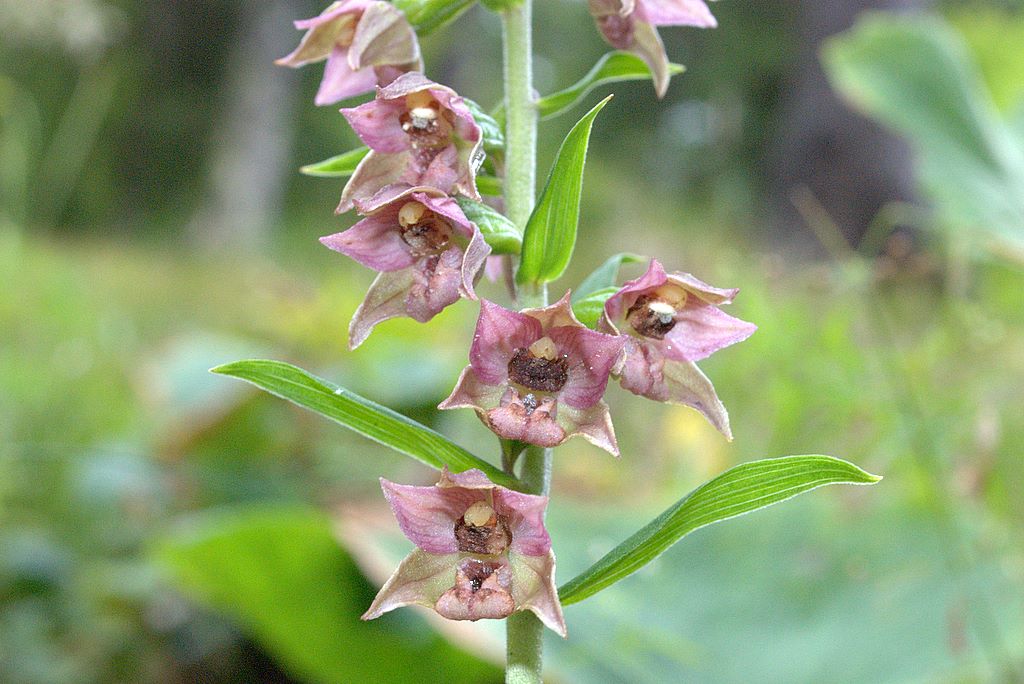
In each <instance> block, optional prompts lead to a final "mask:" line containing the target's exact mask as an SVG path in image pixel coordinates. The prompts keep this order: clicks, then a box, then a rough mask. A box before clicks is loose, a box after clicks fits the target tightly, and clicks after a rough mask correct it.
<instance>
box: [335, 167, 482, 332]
mask: <svg viewBox="0 0 1024 684" xmlns="http://www.w3.org/2000/svg"><path fill="white" fill-rule="evenodd" d="M359 210H360V212H361V213H363V214H365V215H366V218H364V219H362V220H361V221H359V222H358V223H356V224H355V225H354V226H352V227H351V228H349V229H348V230H346V231H343V232H341V233H336V234H334V235H328V236H326V237H322V238H320V242H322V243H323V244H324V245H326V246H327V247H330V248H331V249H333V250H335V251H337V252H341V253H342V254H345V255H348V256H350V257H352V258H353V259H355V260H356V261H358V262H359V263H361V264H363V265H364V266H368V267H370V268H373V269H376V270H378V271H380V272H381V273H380V275H378V276H377V278H376V280H374V281H373V284H372V285H371V286H370V289H369V291H368V292H367V293H366V299H365V300H364V301H363V303H362V304H361V305H360V306H359V309H357V310H356V313H355V315H354V316H353V317H352V323H351V324H350V326H349V348H351V349H355V348H356V347H358V346H359V345H360V344H362V343H363V341H364V340H366V338H367V337H368V336H369V335H370V332H371V331H372V330H373V328H374V326H375V325H377V324H378V323H380V322H382V321H386V320H387V319H389V318H395V317H396V316H409V317H410V318H413V319H415V320H417V321H419V322H421V323H424V322H426V321H429V320H430V319H431V318H433V317H434V316H436V315H437V314H438V313H440V312H441V310H442V309H444V308H445V307H446V306H448V305H450V304H454V303H455V302H457V301H458V300H459V297H466V298H468V299H476V293H475V292H474V290H473V284H474V281H475V280H476V278H477V277H478V275H479V274H480V272H481V270H482V268H483V265H484V262H485V261H486V260H487V255H488V254H490V253H491V248H490V246H489V245H488V244H487V243H486V242H485V241H484V237H483V235H482V234H481V233H480V229H479V228H477V226H476V224H474V223H473V222H471V221H470V220H469V219H467V218H466V215H465V214H464V213H463V212H462V209H460V208H459V205H458V204H456V202H455V200H453V199H452V198H451V197H448V196H447V195H444V194H443V193H440V192H439V191H437V190H436V189H434V188H425V187H409V186H400V185H391V186H388V187H387V188H385V189H384V190H382V191H380V192H378V193H377V194H376V195H375V196H374V197H373V198H372V199H370V200H367V201H361V202H360V203H359Z"/></svg>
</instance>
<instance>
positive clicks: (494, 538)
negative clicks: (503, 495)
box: [455, 501, 512, 581]
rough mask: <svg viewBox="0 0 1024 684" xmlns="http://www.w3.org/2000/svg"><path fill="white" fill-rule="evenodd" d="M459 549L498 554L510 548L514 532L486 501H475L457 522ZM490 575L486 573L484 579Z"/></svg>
mask: <svg viewBox="0 0 1024 684" xmlns="http://www.w3.org/2000/svg"><path fill="white" fill-rule="evenodd" d="M455 541H456V542H457V543H458V547H459V551H466V552H468V553H483V554H487V555H491V556H493V555H496V554H499V553H502V552H503V551H504V550H505V549H507V548H508V545H509V543H510V542H511V541H512V533H511V532H509V530H508V526H507V525H506V524H505V521H504V520H502V519H501V518H500V517H499V516H498V514H497V513H495V512H494V509H493V508H491V505H490V504H488V503H487V502H486V501H477V502H475V503H473V504H472V505H471V506H470V507H469V508H467V509H466V512H465V513H463V514H462V517H461V518H459V519H458V520H457V521H456V523H455ZM489 575H490V573H488V574H487V575H484V577H483V579H481V581H483V580H484V579H487V577H488V576H489Z"/></svg>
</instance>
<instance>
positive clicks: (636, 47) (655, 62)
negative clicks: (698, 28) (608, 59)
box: [630, 21, 672, 100]
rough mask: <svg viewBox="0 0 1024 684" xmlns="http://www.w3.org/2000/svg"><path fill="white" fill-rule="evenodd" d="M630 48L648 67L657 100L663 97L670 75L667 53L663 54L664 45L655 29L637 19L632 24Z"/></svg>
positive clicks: (666, 90)
mask: <svg viewBox="0 0 1024 684" xmlns="http://www.w3.org/2000/svg"><path fill="white" fill-rule="evenodd" d="M630 50H632V51H633V52H635V53H636V54H637V56H638V57H640V59H642V60H644V62H646V63H647V66H648V67H650V69H651V78H653V79H654V94H655V95H657V96H658V99H659V100H660V99H661V98H663V97H665V93H666V92H668V82H669V79H670V78H671V76H672V75H671V74H670V73H669V70H668V55H666V54H665V46H664V45H663V44H662V42H661V36H659V35H658V31H657V29H655V28H654V27H653V26H651V25H650V24H648V23H647V22H646V21H637V22H636V23H635V24H634V26H633V44H632V46H631V47H630Z"/></svg>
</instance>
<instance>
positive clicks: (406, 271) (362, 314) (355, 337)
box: [348, 266, 415, 349]
mask: <svg viewBox="0 0 1024 684" xmlns="http://www.w3.org/2000/svg"><path fill="white" fill-rule="evenodd" d="M413 268H414V267H413V266H410V267H409V268H403V269H402V270H401V271H390V272H387V273H380V274H378V275H377V278H376V279H374V281H373V284H371V285H370V289H369V290H367V292H366V297H365V298H364V299H363V303H362V304H360V305H359V308H358V309H356V312H355V314H353V316H352V321H351V322H350V323H349V326H348V348H349V349H355V348H356V347H358V346H359V345H361V344H362V343H363V342H365V341H366V338H367V337H369V336H370V333H371V332H372V331H373V328H374V326H376V325H377V324H378V323H381V322H383V321H386V320H388V319H389V318H396V317H398V316H404V315H406V311H405V300H406V297H407V296H408V294H409V289H410V288H411V287H412V285H413V282H414V280H415V276H414V274H413Z"/></svg>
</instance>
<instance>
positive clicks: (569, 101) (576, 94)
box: [537, 52, 686, 119]
mask: <svg viewBox="0 0 1024 684" xmlns="http://www.w3.org/2000/svg"><path fill="white" fill-rule="evenodd" d="M668 68H669V74H671V75H673V76H675V75H676V74H681V73H683V72H684V71H686V67H684V66H683V65H681V64H669V66H668ZM649 78H651V70H650V68H648V66H647V64H645V63H644V61H643V60H642V59H640V58H639V57H637V56H636V55H634V54H633V53H631V52H609V53H607V54H606V55H604V56H603V57H601V59H599V60H598V61H597V64H595V65H594V67H593V68H592V69H591V70H590V71H589V72H588V73H587V75H586V76H584V77H583V78H581V79H580V80H579V81H577V82H576V83H574V84H572V85H571V86H569V87H568V88H566V89H565V90H559V91H558V92H557V93H551V94H550V95H545V96H544V97H542V98H540V100H539V101H538V102H537V111H538V113H539V114H540V117H541V118H542V119H549V118H551V117H554V116H558V115H559V114H564V113H565V112H567V111H569V110H570V109H572V108H573V107H574V106H575V105H576V104H578V103H579V102H580V100H582V99H583V98H584V97H586V96H587V94H588V93H589V92H590V91H592V90H593V89H594V88H597V87H599V86H603V85H607V84H608V83H616V82H618V81H636V80H646V79H649Z"/></svg>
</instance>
